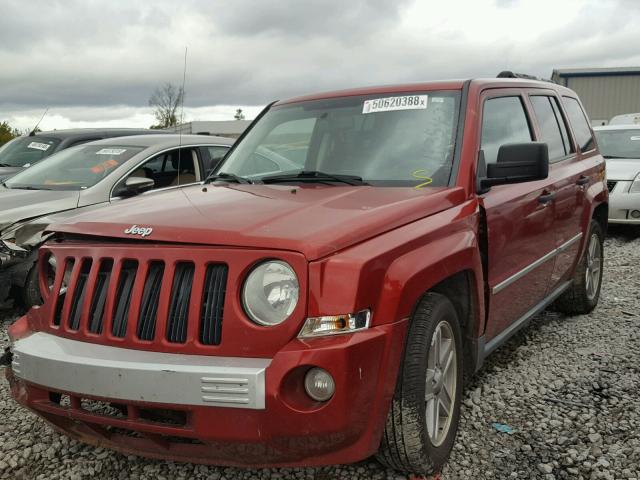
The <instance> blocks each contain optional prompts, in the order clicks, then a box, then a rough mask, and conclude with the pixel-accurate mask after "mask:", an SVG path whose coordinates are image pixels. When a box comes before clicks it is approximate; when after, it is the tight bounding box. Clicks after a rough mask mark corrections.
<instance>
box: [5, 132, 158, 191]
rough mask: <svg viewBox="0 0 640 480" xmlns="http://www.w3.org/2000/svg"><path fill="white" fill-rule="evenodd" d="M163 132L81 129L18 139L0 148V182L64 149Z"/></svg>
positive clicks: (31, 135) (32, 135)
mask: <svg viewBox="0 0 640 480" xmlns="http://www.w3.org/2000/svg"><path fill="white" fill-rule="evenodd" d="M164 133H165V132H163V131H160V130H149V129H141V128H81V129H72V130H53V131H50V132H37V133H33V132H32V133H31V134H29V135H25V136H22V137H16V138H14V139H13V140H11V141H9V142H7V143H6V144H4V145H2V147H0V180H2V179H4V178H8V177H9V176H11V175H13V174H14V173H17V172H19V171H20V170H22V169H23V168H26V167H30V166H31V165H34V164H36V163H38V162H39V161H40V160H42V159H44V158H47V157H48V156H50V155H53V154H54V153H56V152H59V151H60V150H64V149H65V148H69V147H73V146H75V145H81V144H83V143H87V142H93V141H96V140H102V139H103V138H113V137H124V136H130V135H151V134H164Z"/></svg>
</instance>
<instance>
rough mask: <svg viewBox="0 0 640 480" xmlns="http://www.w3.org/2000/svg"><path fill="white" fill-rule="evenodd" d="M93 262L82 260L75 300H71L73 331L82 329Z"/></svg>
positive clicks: (70, 319) (70, 311)
mask: <svg viewBox="0 0 640 480" xmlns="http://www.w3.org/2000/svg"><path fill="white" fill-rule="evenodd" d="M91 263H92V260H91V259H90V258H86V259H83V260H82V264H81V266H80V274H79V275H78V281H77V283H76V286H75V287H76V288H75V290H74V291H73V298H72V299H71V309H70V310H69V323H68V325H69V328H70V329H71V330H78V328H80V317H81V316H82V307H83V305H84V297H85V296H86V293H87V280H88V279H89V272H90V271H91Z"/></svg>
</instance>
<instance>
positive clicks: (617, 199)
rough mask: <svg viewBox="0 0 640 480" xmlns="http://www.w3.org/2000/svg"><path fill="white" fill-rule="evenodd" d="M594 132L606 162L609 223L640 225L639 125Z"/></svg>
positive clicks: (619, 126) (599, 129)
mask: <svg viewBox="0 0 640 480" xmlns="http://www.w3.org/2000/svg"><path fill="white" fill-rule="evenodd" d="M593 130H594V131H595V133H596V138H597V140H598V147H599V148H600V152H601V153H602V155H603V156H604V158H605V159H606V162H607V187H608V188H609V223H627V224H636V225H640V125H609V126H606V127H595V128H594V129H593Z"/></svg>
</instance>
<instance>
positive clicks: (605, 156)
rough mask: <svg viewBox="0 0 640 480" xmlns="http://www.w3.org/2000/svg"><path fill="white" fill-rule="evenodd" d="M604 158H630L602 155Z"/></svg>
mask: <svg viewBox="0 0 640 480" xmlns="http://www.w3.org/2000/svg"><path fill="white" fill-rule="evenodd" d="M602 156H603V157H604V158H629V157H619V156H618V155H602Z"/></svg>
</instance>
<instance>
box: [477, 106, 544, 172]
mask: <svg viewBox="0 0 640 480" xmlns="http://www.w3.org/2000/svg"><path fill="white" fill-rule="evenodd" d="M531 140H532V137H531V129H530V128H529V122H528V121H527V115H526V113H525V109H524V105H523V104H522V100H521V98H520V97H518V96H511V97H497V98H489V99H488V100H486V101H485V102H484V107H483V112H482V140H481V143H480V148H481V149H482V151H483V152H484V160H485V162H486V163H496V161H497V159H498V150H500V147H501V146H502V145H505V144H508V143H525V142H530V141H531Z"/></svg>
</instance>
